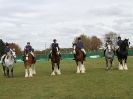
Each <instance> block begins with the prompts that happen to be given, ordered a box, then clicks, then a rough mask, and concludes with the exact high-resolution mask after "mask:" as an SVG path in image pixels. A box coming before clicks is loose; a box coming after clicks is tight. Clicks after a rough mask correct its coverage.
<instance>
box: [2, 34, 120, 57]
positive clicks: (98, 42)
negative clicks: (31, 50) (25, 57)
mask: <svg viewBox="0 0 133 99" xmlns="http://www.w3.org/2000/svg"><path fill="white" fill-rule="evenodd" d="M118 36H119V35H118V34H117V33H114V32H109V33H106V34H105V35H104V37H103V39H100V38H98V37H97V36H92V37H89V36H87V35H85V34H81V35H79V36H77V37H75V38H74V40H73V42H77V38H78V37H81V39H82V42H83V43H84V47H85V50H86V51H97V50H99V49H100V48H102V47H103V46H104V43H105V41H106V39H107V37H110V38H111V40H112V41H113V43H114V44H116V42H117V37H118ZM3 44H4V45H5V43H4V42H3V41H2V40H0V52H2V50H3V47H2V46H3ZM9 46H10V48H12V49H13V48H14V49H15V50H16V54H18V55H19V54H23V51H22V49H21V48H20V46H19V45H18V44H16V43H9ZM49 51H50V48H48V49H45V50H43V51H35V53H37V54H46V55H47V54H48V53H49ZM71 52H72V48H61V53H71Z"/></svg>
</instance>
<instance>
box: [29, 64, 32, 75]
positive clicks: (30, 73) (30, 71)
mask: <svg viewBox="0 0 133 99" xmlns="http://www.w3.org/2000/svg"><path fill="white" fill-rule="evenodd" d="M29 77H33V73H32V67H31V65H29Z"/></svg>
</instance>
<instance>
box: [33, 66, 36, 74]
mask: <svg viewBox="0 0 133 99" xmlns="http://www.w3.org/2000/svg"><path fill="white" fill-rule="evenodd" d="M32 70H33V74H36V67H35V64H33V65H32Z"/></svg>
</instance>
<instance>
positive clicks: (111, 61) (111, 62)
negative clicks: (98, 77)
mask: <svg viewBox="0 0 133 99" xmlns="http://www.w3.org/2000/svg"><path fill="white" fill-rule="evenodd" d="M112 64H113V59H110V69H111V70H112V69H113V68H112Z"/></svg>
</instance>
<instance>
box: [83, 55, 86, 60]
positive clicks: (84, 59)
mask: <svg viewBox="0 0 133 99" xmlns="http://www.w3.org/2000/svg"><path fill="white" fill-rule="evenodd" d="M83 55H84V61H85V60H86V54H85V53H84V54H83Z"/></svg>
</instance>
